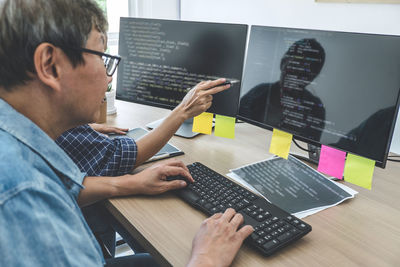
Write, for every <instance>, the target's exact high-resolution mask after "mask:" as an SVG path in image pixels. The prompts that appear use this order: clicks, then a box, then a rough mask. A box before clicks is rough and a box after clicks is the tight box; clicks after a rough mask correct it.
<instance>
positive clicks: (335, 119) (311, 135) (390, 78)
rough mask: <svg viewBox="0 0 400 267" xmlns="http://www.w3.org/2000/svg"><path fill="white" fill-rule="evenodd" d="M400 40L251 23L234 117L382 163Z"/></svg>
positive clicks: (398, 83) (399, 71) (398, 76)
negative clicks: (237, 110)
mask: <svg viewBox="0 0 400 267" xmlns="http://www.w3.org/2000/svg"><path fill="white" fill-rule="evenodd" d="M398 47H400V37H397V36H383V35H370V34H354V33H341V32H328V31H313V30H300V29H287V28H274V27H261V26H253V27H252V29H251V33H250V40H249V46H248V53H247V60H246V65H245V73H244V76H243V77H244V78H243V84H242V89H241V99H240V109H239V115H240V116H241V118H243V119H245V120H246V121H248V122H252V123H255V124H257V125H260V126H263V127H267V128H271V127H272V128H278V129H281V130H284V131H287V132H290V133H293V134H294V135H295V136H297V137H299V138H300V139H303V140H305V141H312V142H317V143H322V144H326V145H331V146H334V147H338V148H340V149H343V150H346V151H349V152H353V153H355V154H359V155H361V156H365V157H368V158H371V159H374V160H377V161H381V162H382V161H384V155H385V154H386V153H387V149H388V142H389V141H390V140H389V139H390V134H391V129H392V124H393V119H394V118H395V117H394V116H395V115H396V107H397V106H396V104H397V100H398V95H399V88H400V50H399V49H398Z"/></svg>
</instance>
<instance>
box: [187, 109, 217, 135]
mask: <svg viewBox="0 0 400 267" xmlns="http://www.w3.org/2000/svg"><path fill="white" fill-rule="evenodd" d="M212 121H213V114H212V113H208V112H203V113H201V114H200V115H199V116H196V117H194V118H193V128H192V131H193V132H196V133H203V134H211V130H212Z"/></svg>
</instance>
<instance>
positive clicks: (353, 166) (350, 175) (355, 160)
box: [343, 153, 375, 190]
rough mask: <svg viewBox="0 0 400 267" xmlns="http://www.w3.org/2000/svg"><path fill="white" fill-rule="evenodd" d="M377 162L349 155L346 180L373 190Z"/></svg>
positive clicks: (345, 167)
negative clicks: (373, 177)
mask: <svg viewBox="0 0 400 267" xmlns="http://www.w3.org/2000/svg"><path fill="white" fill-rule="evenodd" d="M374 168H375V161H373V160H371V159H367V158H363V157H360V156H356V155H353V154H350V153H348V154H347V159H346V165H345V166H344V175H343V176H344V180H345V181H347V182H349V183H352V184H355V185H358V186H361V187H364V188H367V189H369V190H371V185H372V176H373V174H374Z"/></svg>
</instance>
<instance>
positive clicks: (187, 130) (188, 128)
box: [146, 118, 199, 138]
mask: <svg viewBox="0 0 400 267" xmlns="http://www.w3.org/2000/svg"><path fill="white" fill-rule="evenodd" d="M163 121H164V119H160V120H157V121H153V122H150V123H148V124H146V127H147V128H150V129H154V128H156V127H158V126H159V125H160V124H161V123H162V122H163ZM192 128H193V118H191V119H188V120H185V121H184V122H183V123H182V125H181V127H179V129H178V130H177V131H176V133H175V135H177V136H181V137H185V138H193V137H195V136H196V135H199V133H194V132H192Z"/></svg>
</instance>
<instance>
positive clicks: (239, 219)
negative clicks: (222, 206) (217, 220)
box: [231, 213, 243, 229]
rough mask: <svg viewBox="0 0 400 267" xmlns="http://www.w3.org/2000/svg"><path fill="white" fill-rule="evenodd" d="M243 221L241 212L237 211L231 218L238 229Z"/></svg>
mask: <svg viewBox="0 0 400 267" xmlns="http://www.w3.org/2000/svg"><path fill="white" fill-rule="evenodd" d="M242 223H243V215H242V214H240V213H236V214H235V216H233V218H232V220H231V224H232V225H233V227H235V229H237V228H238V227H239V226H240V225H241V224H242Z"/></svg>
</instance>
